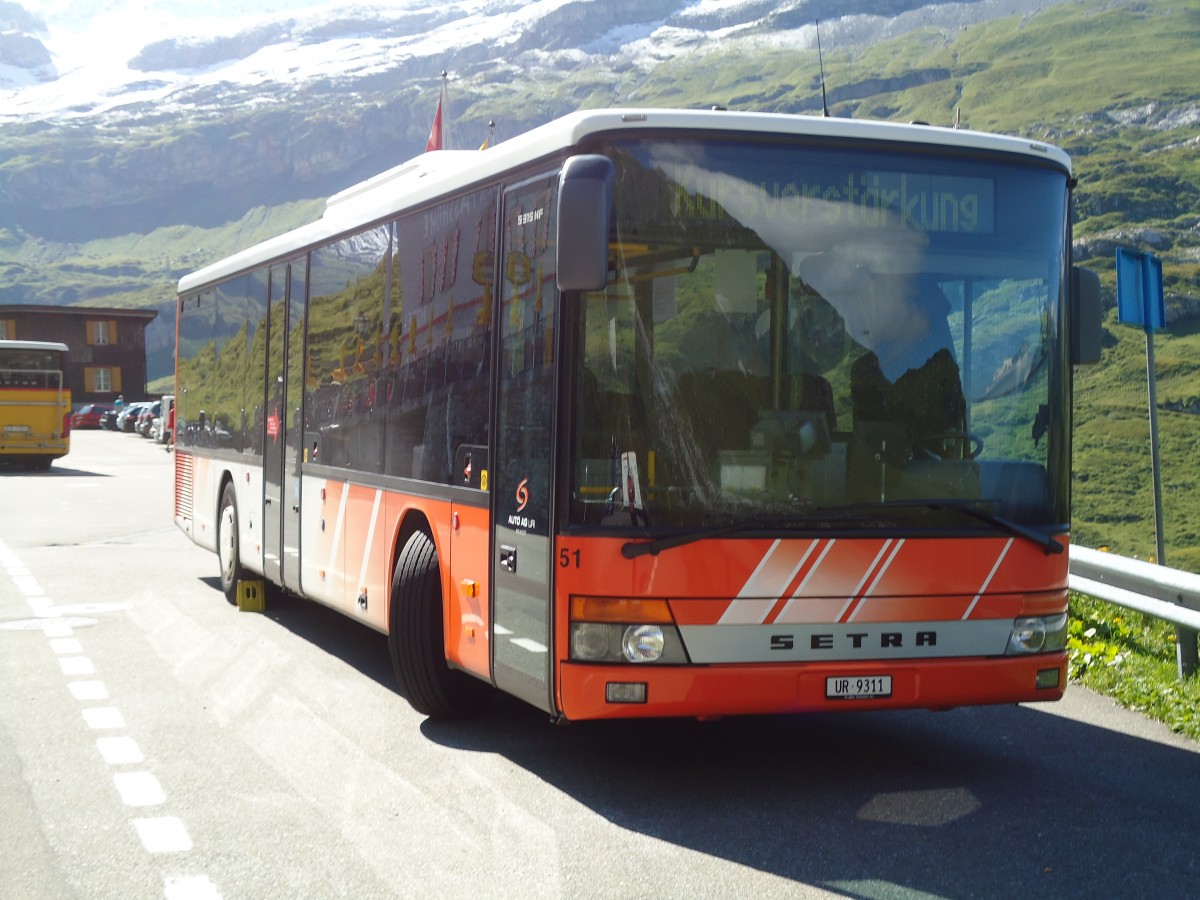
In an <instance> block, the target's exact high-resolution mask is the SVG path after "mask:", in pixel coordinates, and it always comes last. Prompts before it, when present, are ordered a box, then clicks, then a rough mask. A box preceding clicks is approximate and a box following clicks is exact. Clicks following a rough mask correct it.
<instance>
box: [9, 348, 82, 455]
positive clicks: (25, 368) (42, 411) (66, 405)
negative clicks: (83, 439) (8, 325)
mask: <svg viewBox="0 0 1200 900" xmlns="http://www.w3.org/2000/svg"><path fill="white" fill-rule="evenodd" d="M68 352H69V351H68V349H67V345H66V344H59V343H55V342H51V341H11V340H0V463H9V464H12V465H17V466H24V467H27V468H30V469H49V468H50V464H51V463H52V462H54V460H56V459H58V458H59V457H62V456H66V455H67V453H68V451H69V450H70V449H71V389H70V387H68V386H67V383H66V377H65V372H66V370H67V353H68Z"/></svg>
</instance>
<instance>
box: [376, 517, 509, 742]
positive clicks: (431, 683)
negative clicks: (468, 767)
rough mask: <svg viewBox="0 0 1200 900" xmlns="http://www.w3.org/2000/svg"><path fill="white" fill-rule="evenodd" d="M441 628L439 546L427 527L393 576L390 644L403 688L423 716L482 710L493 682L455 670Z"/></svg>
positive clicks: (461, 714) (411, 540)
mask: <svg viewBox="0 0 1200 900" xmlns="http://www.w3.org/2000/svg"><path fill="white" fill-rule="evenodd" d="M444 648H445V640H444V629H443V627H442V588H441V574H440V572H439V570H438V558H437V548H436V547H434V545H433V540H432V538H430V537H429V535H427V534H426V533H425V532H423V531H417V532H415V533H414V534H413V535H412V537H410V538H409V539H408V541H407V542H406V543H405V545H404V549H403V550H401V551H400V559H399V561H398V562H397V564H396V574H395V575H394V576H393V577H392V598H391V616H390V620H389V627H388V649H389V650H390V651H391V656H392V668H393V669H394V670H395V672H396V683H397V685H398V686H399V689H400V693H401V694H403V695H404V698H405V699H406V700H408V702H409V703H410V704H411V705H412V707H413V709H415V710H416V711H417V712H419V713H421V714H422V715H426V716H430V717H432V718H435V719H461V718H466V717H469V716H475V715H478V714H479V713H481V712H482V711H483V710H484V709H485V708H486V707H487V705H488V703H489V702H490V701H491V698H492V694H493V693H494V690H493V688H492V687H491V685H489V684H487V683H486V682H483V681H480V680H479V679H477V678H475V677H473V676H471V675H468V674H466V673H465V672H460V671H458V670H456V669H451V668H450V666H449V664H448V663H447V662H446V654H445V649H444Z"/></svg>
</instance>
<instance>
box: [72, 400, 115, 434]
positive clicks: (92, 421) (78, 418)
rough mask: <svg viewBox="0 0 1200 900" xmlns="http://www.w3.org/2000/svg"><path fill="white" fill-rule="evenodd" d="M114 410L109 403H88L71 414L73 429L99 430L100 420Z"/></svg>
mask: <svg viewBox="0 0 1200 900" xmlns="http://www.w3.org/2000/svg"><path fill="white" fill-rule="evenodd" d="M112 409H113V406H112V405H111V404H109V403H88V404H87V405H85V406H82V407H80V408H79V410H78V411H76V412H73V413H71V428H72V429H75V428H99V427H100V419H101V418H102V417H103V415H104V414H105V413H106V412H109V411H111V410H112Z"/></svg>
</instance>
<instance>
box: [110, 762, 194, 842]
mask: <svg viewBox="0 0 1200 900" xmlns="http://www.w3.org/2000/svg"><path fill="white" fill-rule="evenodd" d="M113 784H115V785H116V786H117V792H118V793H119V794H120V795H121V801H122V802H123V803H124V804H125V805H126V806H162V805H163V804H164V803H166V802H167V795H166V792H164V791H163V789H162V785H160V784H159V783H158V779H157V778H155V777H154V775H153V774H152V773H150V772H117V773H116V774H115V775H113ZM174 821H176V822H179V820H178V819H175V820H174ZM134 824H135V825H136V824H137V823H136V822H135V823H134ZM179 827H180V828H182V827H183V823H182V822H179ZM140 833H141V832H140V830H139V834H140ZM185 833H186V832H185ZM145 842H146V841H145V838H143V839H142V843H145ZM147 849H148V848H147Z"/></svg>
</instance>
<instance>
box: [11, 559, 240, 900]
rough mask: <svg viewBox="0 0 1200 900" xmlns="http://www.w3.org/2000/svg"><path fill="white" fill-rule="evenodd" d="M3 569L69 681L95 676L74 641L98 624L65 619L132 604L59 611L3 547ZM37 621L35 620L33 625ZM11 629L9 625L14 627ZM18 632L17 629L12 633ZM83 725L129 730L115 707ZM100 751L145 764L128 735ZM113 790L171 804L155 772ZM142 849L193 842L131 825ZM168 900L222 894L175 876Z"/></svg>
mask: <svg viewBox="0 0 1200 900" xmlns="http://www.w3.org/2000/svg"><path fill="white" fill-rule="evenodd" d="M0 566H3V567H4V568H5V570H6V572H7V573H8V575H9V577H10V578H11V579H12V581H13V583H14V584H15V585H16V586H17V589H18V590H19V591H20V592H21V593H22V594H24V596H25V600H26V603H28V605H29V608H30V609H31V610H32V611H33V613H34V614H35V615H37V616H39V617H40V618H41V619H42V620H44V624H42V623H40V622H39V623H38V625H37V627H41V628H42V630H43V631H44V633H45V635H46V637H47V639H48V640H49V644H50V649H51V650H53V651H54V653H55V654H56V655H57V657H58V663H59V666H60V668H61V669H62V671H63V674H64V675H65V676H67V677H74V676H77V675H92V674H95V671H96V667H95V664H94V663H93V662H92V661H91V660H90V659H89V658H88V657H86V656H84V655H83V647H82V645H81V644H80V642H79V640H78V639H76V638H75V630H74V626H76V625H95V624H96V620H95V619H84V618H79V617H75V618H66V616H69V615H71V614H73V613H80V612H117V611H121V610H126V609H129V608H130V606H131V604H128V603H80V604H73V605H68V606H59V607H55V606H54V603H53V601H52V600H51V599H50V598H49V597H47V596H46V594H45V592H44V591H43V590H42V588H41V586H40V585H39V584H38V582H37V579H36V578H34V577H33V575H31V574H30V572H29V570H28V569H27V568H25V567H24V566H23V565H21V562H20V560H18V559H17V557H16V555H15V554H14V553H13V552H12V551H11V550H10V549H9V548H8V547H7V546H5V544H4V542H3V541H0ZM33 621H37V620H33ZM10 627H11V625H10ZM14 630H15V629H14ZM67 688H68V689H69V690H70V691H71V694H72V695H73V696H74V697H75V698H76V699H77V700H85V701H86V700H106V699H108V688H107V687H105V685H104V682H103V681H99V680H83V681H69V682H67ZM82 715H83V720H84V722H86V723H87V725H88V727H89V728H91V729H92V730H93V731H105V730H107V731H111V730H118V729H122V728H124V727H125V717H124V716H123V715H121V711H120V710H119V709H117V708H116V707H113V706H93V707H88V708H86V709H84V710H82ZM96 748H97V749H98V750H99V751H100V755H101V756H102V757H104V761H105V763H107V764H108V765H110V766H127V765H136V764H139V763H142V762H144V761H145V755H144V754H143V753H142V750H141V748H140V747H139V746H138V744H137V742H136V741H135V740H134V739H133V738H131V737H128V736H125V735H114V736H105V737H100V738H97V739H96ZM113 784H114V785H115V786H116V789H117V793H118V794H120V796H121V800H122V801H123V802H124V803H125V805H126V806H132V807H150V806H161V805H162V804H164V803H166V802H167V795H166V792H165V791H163V789H162V785H161V784H159V782H158V779H157V778H156V777H155V776H154V774H153V773H152V772H146V771H140V772H115V773H113ZM133 827H134V828H135V829H136V831H137V833H138V838H139V839H140V840H141V842H142V846H143V847H144V848H145V849H146V851H147V852H148V853H155V854H159V853H184V852H186V851H188V850H191V849H192V846H193V844H192V839H191V836H190V835H189V834H188V832H187V828H186V827H185V826H184V824H183V822H182V821H181V820H180V819H179V818H177V817H175V816H161V817H157V818H148V819H147V818H141V819H134V820H133ZM163 892H164V896H165V897H166V898H167V900H185V898H186V900H221V893H220V891H218V890H217V887H216V885H214V884H213V883H212V882H211V881H210V880H209V879H208V877H207V876H205V875H172V876H168V877H167V878H166V879H165V880H164V883H163Z"/></svg>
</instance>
